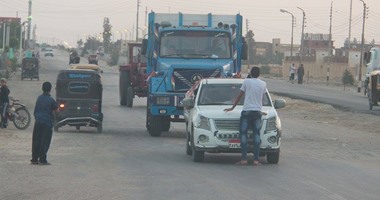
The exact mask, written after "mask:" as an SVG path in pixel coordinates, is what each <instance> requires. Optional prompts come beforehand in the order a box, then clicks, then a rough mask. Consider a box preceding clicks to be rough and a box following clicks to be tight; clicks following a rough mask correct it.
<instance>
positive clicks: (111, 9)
mask: <svg viewBox="0 0 380 200" xmlns="http://www.w3.org/2000/svg"><path fill="white" fill-rule="evenodd" d="M28 1H29V0H0V16H6V17H15V16H16V14H17V13H18V16H19V17H21V18H23V19H24V20H26V17H27V15H28ZM137 1H138V0H32V16H33V20H32V24H33V25H34V24H36V25H37V29H36V30H37V31H36V33H37V39H38V40H39V41H41V40H42V41H47V42H50V43H52V42H53V41H54V42H56V43H57V42H58V41H61V42H62V41H66V42H68V43H70V44H72V45H73V44H76V41H77V40H78V39H81V38H85V36H86V35H93V36H94V35H96V34H99V33H101V32H102V31H103V28H102V24H103V19H104V17H108V18H109V19H110V23H111V25H112V30H113V32H114V37H115V40H116V39H120V37H123V39H124V38H125V37H126V36H127V37H128V38H129V37H130V36H129V35H130V34H131V32H128V31H127V32H125V29H128V30H129V31H132V29H133V27H136V12H137ZM331 2H333V9H332V11H333V12H332V39H333V40H334V41H335V47H341V46H342V45H343V42H344V40H345V39H346V38H348V35H349V18H350V0H335V1H330V0H224V1H220V0H191V1H184V0H140V14H139V27H140V28H143V27H144V25H145V21H146V20H145V19H146V17H145V11H146V9H147V10H148V12H150V11H152V10H153V11H155V12H157V13H158V12H161V13H162V12H165V13H168V12H170V13H178V12H182V13H202V14H206V13H213V14H229V15H231V14H236V13H240V14H241V15H242V16H243V18H244V31H246V24H245V19H248V21H249V29H251V30H253V32H254V34H255V40H256V41H263V42H271V41H272V39H273V38H281V42H282V43H290V39H291V15H290V14H287V13H282V12H280V9H285V10H287V11H289V12H291V13H293V15H294V16H295V17H296V27H295V29H294V43H295V44H299V43H300V38H301V30H302V29H301V28H302V11H301V10H300V9H298V8H297V7H300V8H302V9H303V10H304V11H305V14H306V27H305V30H304V32H305V33H324V34H328V33H329V25H330V17H329V16H330V7H331ZM364 2H365V3H366V4H367V6H368V7H369V9H368V10H369V12H368V18H367V19H366V23H365V38H366V40H367V41H370V40H372V39H375V41H376V43H378V44H380V26H379V24H380V0H364ZM352 7H353V9H352V28H351V30H352V31H351V39H353V38H357V40H358V41H360V40H361V33H362V25H363V2H362V1H360V0H352ZM116 31H119V32H116ZM120 32H122V34H120ZM133 32H134V34H135V32H136V31H133ZM141 33H142V31H139V34H141ZM134 38H135V36H134Z"/></svg>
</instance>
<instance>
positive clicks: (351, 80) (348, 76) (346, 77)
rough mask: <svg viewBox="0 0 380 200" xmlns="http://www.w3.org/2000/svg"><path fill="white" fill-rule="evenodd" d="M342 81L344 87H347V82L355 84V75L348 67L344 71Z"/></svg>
mask: <svg viewBox="0 0 380 200" xmlns="http://www.w3.org/2000/svg"><path fill="white" fill-rule="evenodd" d="M342 82H343V86H344V89H346V85H347V84H350V85H353V84H354V77H353V76H352V74H351V72H350V71H348V70H347V69H346V70H345V71H344V73H343V77H342Z"/></svg>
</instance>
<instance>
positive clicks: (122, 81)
mask: <svg viewBox="0 0 380 200" xmlns="http://www.w3.org/2000/svg"><path fill="white" fill-rule="evenodd" d="M130 85H131V83H130V81H129V71H121V72H120V76H119V97H120V105H122V106H125V105H127V89H128V87H129V86H130Z"/></svg>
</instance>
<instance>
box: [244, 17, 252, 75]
mask: <svg viewBox="0 0 380 200" xmlns="http://www.w3.org/2000/svg"><path fill="white" fill-rule="evenodd" d="M248 24H249V23H248V19H246V20H245V25H246V29H247V36H248V32H249V26H248ZM247 43H248V50H247V54H248V56H247V64H248V68H249V63H250V56H249V54H250V53H249V49H250V46H251V45H250V43H251V41H247Z"/></svg>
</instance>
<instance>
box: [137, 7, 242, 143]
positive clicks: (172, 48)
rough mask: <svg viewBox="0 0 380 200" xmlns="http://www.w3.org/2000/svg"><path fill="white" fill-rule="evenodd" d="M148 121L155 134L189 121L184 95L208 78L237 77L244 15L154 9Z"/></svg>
mask: <svg viewBox="0 0 380 200" xmlns="http://www.w3.org/2000/svg"><path fill="white" fill-rule="evenodd" d="M142 54H143V55H145V56H146V58H147V74H149V76H148V94H147V96H148V98H147V121H146V127H147V129H148V131H149V133H150V135H151V136H156V137H157V136H160V135H161V132H162V131H168V130H169V129H170V123H171V122H184V119H183V107H182V105H181V101H182V100H183V98H184V97H185V93H186V92H187V91H188V90H189V89H190V88H191V87H192V86H193V84H195V83H196V82H197V81H199V80H201V79H203V78H225V77H232V76H234V75H236V74H238V73H240V70H241V59H245V58H246V44H245V40H244V38H243V37H242V16H240V15H239V14H237V15H212V14H211V13H210V14H204V15H202V14H182V13H178V14H160V13H154V12H152V13H150V14H149V27H148V39H145V40H143V45H142Z"/></svg>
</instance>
